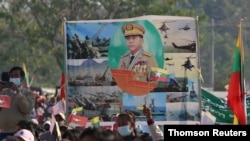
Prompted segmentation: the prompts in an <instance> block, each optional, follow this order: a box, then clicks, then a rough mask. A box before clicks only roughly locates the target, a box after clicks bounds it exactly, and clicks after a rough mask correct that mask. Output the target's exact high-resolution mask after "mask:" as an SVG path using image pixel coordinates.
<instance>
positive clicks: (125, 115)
mask: <svg viewBox="0 0 250 141" xmlns="http://www.w3.org/2000/svg"><path fill="white" fill-rule="evenodd" d="M118 118H126V119H127V120H128V121H130V123H131V125H132V126H133V127H134V130H133V132H134V134H135V135H136V134H137V132H136V126H135V122H136V119H135V115H134V114H133V113H132V112H129V111H125V112H123V113H121V114H119V115H118Z"/></svg>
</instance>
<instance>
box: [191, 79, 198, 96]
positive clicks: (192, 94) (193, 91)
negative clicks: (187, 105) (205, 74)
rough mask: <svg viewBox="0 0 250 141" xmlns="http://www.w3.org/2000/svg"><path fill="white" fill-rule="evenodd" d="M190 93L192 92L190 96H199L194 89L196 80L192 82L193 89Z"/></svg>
mask: <svg viewBox="0 0 250 141" xmlns="http://www.w3.org/2000/svg"><path fill="white" fill-rule="evenodd" d="M189 94H190V95H189V96H190V98H194V97H197V94H196V92H195V90H194V82H192V89H191V90H190V92H189Z"/></svg>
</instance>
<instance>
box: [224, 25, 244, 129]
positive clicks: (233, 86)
mask: <svg viewBox="0 0 250 141" xmlns="http://www.w3.org/2000/svg"><path fill="white" fill-rule="evenodd" d="M243 66H244V50H243V45H242V38H241V29H240V30H239V35H238V40H237V44H236V48H235V54H234V62H233V72H232V74H231V78H230V83H229V87H228V101H227V104H228V106H229V107H230V108H231V110H232V111H233V113H234V115H235V116H236V117H237V119H238V121H239V123H240V124H242V125H246V115H245V108H244V97H245V92H244V89H243V87H242V86H243V85H244V83H243V81H242V80H243V79H244V77H243V76H244V71H243Z"/></svg>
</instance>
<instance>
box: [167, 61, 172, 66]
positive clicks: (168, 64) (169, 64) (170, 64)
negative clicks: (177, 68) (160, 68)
mask: <svg viewBox="0 0 250 141" xmlns="http://www.w3.org/2000/svg"><path fill="white" fill-rule="evenodd" d="M166 65H167V66H174V62H173V63H166Z"/></svg>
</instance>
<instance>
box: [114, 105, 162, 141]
mask: <svg viewBox="0 0 250 141" xmlns="http://www.w3.org/2000/svg"><path fill="white" fill-rule="evenodd" d="M143 114H144V115H145V116H146V118H147V123H148V126H149V129H150V132H151V135H152V136H149V135H148V133H138V132H137V130H136V129H137V128H136V120H135V116H134V114H133V113H130V112H124V113H121V114H119V115H118V117H117V119H116V121H115V122H116V124H117V126H118V128H117V131H118V133H119V134H120V135H121V136H122V137H123V140H124V141H136V140H137V139H138V138H141V137H144V136H146V137H147V141H150V140H151V141H162V140H164V136H163V132H162V131H161V130H160V128H159V127H158V126H157V125H156V124H155V122H154V120H153V117H152V114H151V111H150V108H149V107H148V106H146V105H144V106H143Z"/></svg>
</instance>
